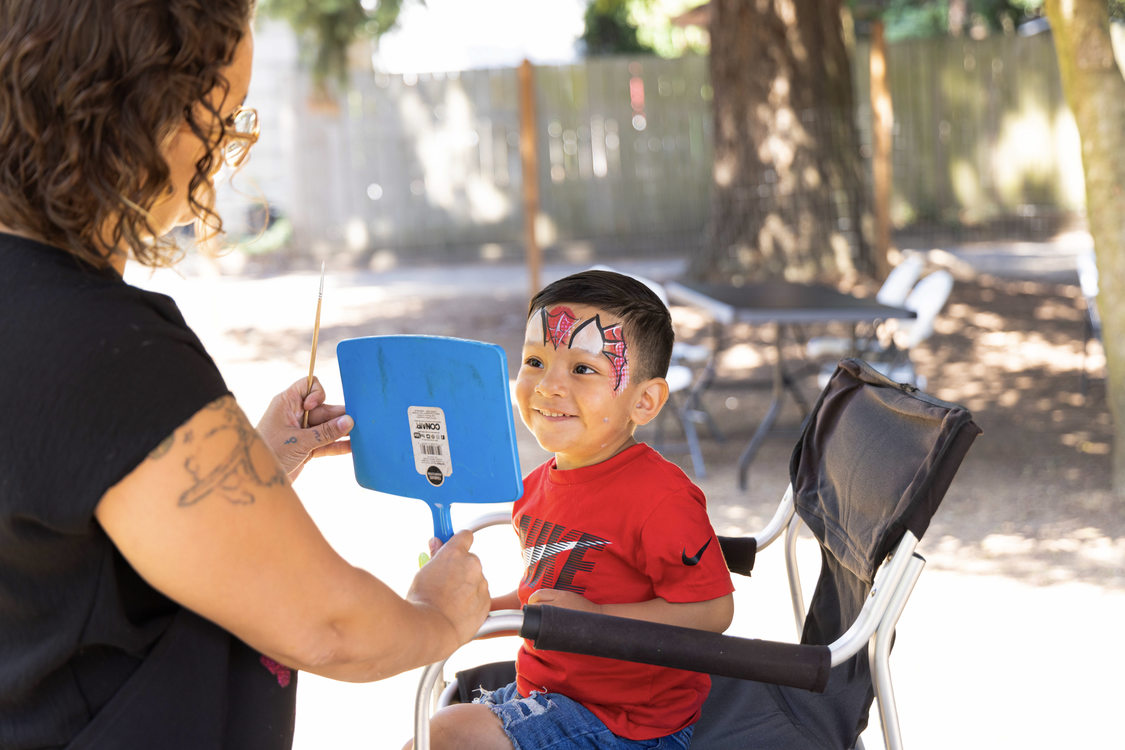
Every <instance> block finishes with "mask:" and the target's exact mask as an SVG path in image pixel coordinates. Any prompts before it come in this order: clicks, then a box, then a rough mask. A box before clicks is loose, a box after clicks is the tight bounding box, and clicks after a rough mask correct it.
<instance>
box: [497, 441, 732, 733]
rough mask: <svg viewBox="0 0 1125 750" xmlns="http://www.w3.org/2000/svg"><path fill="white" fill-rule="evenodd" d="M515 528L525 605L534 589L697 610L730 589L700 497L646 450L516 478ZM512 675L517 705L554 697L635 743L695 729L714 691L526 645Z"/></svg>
mask: <svg viewBox="0 0 1125 750" xmlns="http://www.w3.org/2000/svg"><path fill="white" fill-rule="evenodd" d="M512 523H513V525H514V526H515V528H516V532H517V533H518V534H519V535H520V540H521V544H522V547H523V559H524V578H523V580H522V581H520V585H519V598H520V602H522V603H523V604H526V603H527V599H528V597H529V596H531V593H532V592H533V591H535V590H537V589H541V588H549V589H559V590H564V591H573V592H575V593H578V594H581V595H582V596H584V597H585V598H587V599H589V600H590V601H592V602H595V603H597V604H620V603H632V602H641V601H648V600H650V599H654V598H656V597H661V598H662V599H665V600H667V601H669V602H699V601H707V600H710V599H716V598H718V597H721V596H726V595H727V594H729V593H731V592H732V591H733V590H734V586H733V585H732V584H731V580H730V573H729V572H728V571H727V566H726V562H725V561H724V560H723V555H722V551H721V550H720V549H719V542H718V540H717V539H716V538H715V532H714V530H713V529H712V528H711V522H710V520H709V519H708V517H707V503H706V500H705V499H704V497H703V493H702V492H701V491H700V489H699V488H698V487H696V486H695V485H694V484H692V482H691V480H689V479H688V478H687V476H686V475H685V474H684V473H683V472H682V471H681V470H680V469H679V468H678V467H677V466H676V465H675V464H672V463H670V462H669V461H666V460H665V459H664V458H662V457H661V456H660V455H659V454H658V453H657V452H656V451H654V450H653V449H652V448H650V447H648V446H647V445H644V444H639V445H635V446H631V447H629V448H628V449H626V450H624V451H622V452H621V453H619V454H617V455H616V456H614V457H613V458H610V459H609V460H608V461H603V462H602V463H600V464H595V465H593V466H586V467H583V468H580V469H572V470H569V471H560V470H559V469H556V468H555V461H554V459H551V460H550V461H547V462H546V463H545V464H543V465H542V466H540V467H539V468H537V469H535V470H534V471H533V472H531V473H530V474H528V476H527V478H526V479H524V492H523V497H522V498H521V499H520V500H517V501H516V503H515V505H514V506H513V508H512ZM516 670H517V686H518V687H519V691H520V694H521V695H523V696H524V697H527V696H528V695H530V693H531V692H532V691H533V690H537V691H540V692H557V693H562V694H563V695H566V696H568V697H569V698H572V699H574V700H576V701H578V702H580V703H582V705H584V706H585V707H586V708H588V709H589V710H590V711H592V712H593V713H594V714H595V715H596V716H597V717H598V718H599V719H601V720H602V721H603V722H605V725H606V726H607V727H609V729H610V731H612V732H613V733H614V734H617V735H619V736H621V737H626V738H628V739H633V740H644V739H653V738H655V737H663V736H665V735H668V734H672V733H673V732H677V731H679V730H680V729H683V728H684V727H686V726H687V725H689V724H692V723H694V722H695V721H696V719H698V718H699V711H700V708H701V707H702V705H703V701H704V699H705V698H706V697H707V693H708V691H709V690H710V687H711V679H710V677H708V676H707V675H705V674H700V673H698V672H688V671H684V670H678V669H668V668H666V667H655V666H650V665H647V664H636V663H633V662H625V661H618V660H615V659H603V658H600V657H594V656H583V655H580V654H568V653H563V652H560V651H538V650H536V649H535V648H534V646H532V644H531V642H530V641H524V644H523V646H522V647H521V648H520V651H519V655H518V657H517V660H516Z"/></svg>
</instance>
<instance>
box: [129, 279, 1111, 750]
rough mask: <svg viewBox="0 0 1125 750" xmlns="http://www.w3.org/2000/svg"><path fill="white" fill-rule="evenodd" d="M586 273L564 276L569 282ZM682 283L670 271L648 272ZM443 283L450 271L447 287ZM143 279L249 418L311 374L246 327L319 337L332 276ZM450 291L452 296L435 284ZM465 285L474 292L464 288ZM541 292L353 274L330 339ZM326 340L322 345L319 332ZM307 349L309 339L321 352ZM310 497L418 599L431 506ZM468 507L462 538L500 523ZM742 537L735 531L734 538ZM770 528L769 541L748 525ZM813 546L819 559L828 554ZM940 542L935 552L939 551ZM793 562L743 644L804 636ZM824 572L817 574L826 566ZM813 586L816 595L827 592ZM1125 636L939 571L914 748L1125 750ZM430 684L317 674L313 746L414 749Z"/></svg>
mask: <svg viewBox="0 0 1125 750" xmlns="http://www.w3.org/2000/svg"><path fill="white" fill-rule="evenodd" d="M569 270H571V269H569V268H567V269H563V268H559V269H547V270H546V272H545V275H546V276H547V277H548V278H550V277H551V274H554V275H556V276H557V275H561V274H562V273H565V272H569ZM632 270H634V271H636V272H641V273H646V272H647V273H651V274H652V275H654V276H661V277H664V276H668V275H670V274H669V273H668V269H667V268H663V267H659V266H651V265H650V266H642V267H638V268H634V269H632ZM435 273H436V275H435ZM129 277H130V280H131V281H133V282H134V283H138V284H140V285H142V286H147V287H150V288H154V289H158V290H160V291H164V292H166V293H168V294H170V295H171V296H173V297H174V298H175V299H176V300H177V302H178V303H179V304H180V306H181V309H182V310H183V311H184V313H185V317H186V318H187V319H188V321H189V323H191V324H192V325H193V326H194V327H195V328H196V330H197V332H198V333H199V334H200V336H201V338H202V339H203V341H204V344H205V345H207V347H208V349H209V350H210V351H211V353H212V355H213V356H214V357H215V359H216V361H217V362H218V364H219V367H220V369H221V370H222V371H223V374H224V376H225V377H226V379H227V382H228V385H229V386H230V387H231V389H232V391H233V392H234V393H235V395H236V396H237V398H238V400H239V402H240V403H241V404H242V405H243V408H244V409H245V410H246V411H247V413H248V414H249V415H250V416H251V418H252V419H256V417H257V415H258V414H260V413H261V411H262V409H263V408H264V407H265V405H266V403H267V402H268V400H269V399H270V397H272V395H273V394H274V393H275V392H276V391H278V390H280V389H281V388H283V387H284V386H286V385H288V384H289V383H291V382H292V381H294V380H296V379H298V378H300V377H303V376H304V374H305V372H306V371H307V359H306V358H307V354H308V352H307V345H308V344H307V343H304V344H303V346H304V347H305V349H304V350H303V351H300V349H301V346H300V345H298V346H297V347H296V348H297V349H298V350H299V351H295V352H294V353H293V355H292V356H290V357H287V358H284V359H283V360H275V361H261V360H258V359H255V358H254V357H252V356H249V355H248V354H247V352H246V350H245V348H244V347H242V346H240V345H239V338H238V337H237V336H232V335H229V334H230V332H231V331H239V330H246V329H254V330H278V331H290V330H296V331H301V330H307V329H308V328H310V327H311V321H312V315H313V311H314V309H315V294H316V287H317V275H316V274H315V273H295V274H289V275H283V276H276V277H272V278H268V279H260V280H253V279H239V278H236V277H227V276H214V275H208V274H201V275H196V274H195V273H189V274H187V277H186V278H182V277H179V276H177V275H175V274H172V273H169V272H161V273H160V274H157V275H156V276H155V277H151V278H149V277H146V276H145V274H143V273H137V272H136V271H135V270H132V271H130V273H129ZM435 280H440V281H442V282H443V283H435ZM454 281H456V285H455V284H454V283H452V282H454ZM504 285H507V286H508V287H510V288H513V289H516V290H522V289H523V288H524V286H525V285H526V280H525V276H524V275H523V273H522V269H520V268H518V267H493V268H484V267H474V268H472V269H464V270H463V271H462V269H458V270H457V273H452V272H449V271H446V272H435V271H434V270H430V271H429V272H421V271H419V272H412V271H402V272H392V273H388V274H353V275H351V276H350V277H349V279H348V280H347V283H346V284H344V283H340V284H338V285H334V282H333V281H330V282H329V284H328V290H327V291H326V304H325V311H324V315H323V319H322V325H324V326H328V325H339V324H344V323H346V322H347V310H348V300H349V299H350V298H351V297H353V296H362V297H364V298H365V299H372V298H379V299H386V300H387V303H388V304H393V303H394V302H395V301H396V300H402V299H406V298H408V297H410V296H411V295H417V294H420V293H422V291H423V290H425V293H427V294H450V295H454V294H458V293H460V291H459V290H463V289H496V288H499V287H502V286H504ZM310 336H311V333H310ZM305 341H306V342H307V339H305ZM317 361H318V365H317V373H318V375H319V377H320V378H321V380H322V381H323V382H324V384H325V387H326V389H327V390H328V392H329V393H330V394H339V393H340V385H339V375H338V372H337V369H336V363H335V359H334V352H331V351H328V350H322V351H321V352H320V353H319V355H318V360H317ZM297 490H298V492H299V493H300V495H301V497H302V499H303V500H304V502H305V504H306V506H307V507H308V509H309V511H310V513H311V514H312V516H313V518H314V519H315V520H316V521H317V523H318V524H319V526H320V528H321V530H322V532H323V533H324V535H325V536H326V538H327V539H328V540H329V541H330V542H331V543H332V544H333V545H334V546H335V547H336V549H337V550H339V552H340V553H341V554H342V555H343V556H344V557H345V558H346V559H348V560H349V561H350V562H352V563H354V564H355V565H358V566H361V567H363V568H365V569H367V570H370V571H372V572H374V573H375V574H376V575H378V576H379V577H380V578H381V579H383V580H384V581H385V582H387V583H388V585H390V586H391V587H392V588H394V589H395V590H397V591H399V592H400V593H405V591H406V590H407V588H408V586H409V583H410V580H411V578H412V576H413V574H414V572H415V571H416V570H417V559H418V553H419V552H420V551H422V550H423V549H424V548H425V543H426V539H427V538H428V537H429V536H430V534H431V528H430V515H429V511H428V509H427V508H426V506H425V505H424V504H423V503H420V502H414V501H411V500H403V499H399V498H392V497H388V496H384V495H379V494H376V493H373V492H370V491H368V490H364V489H362V488H360V487H358V486H357V485H356V483H355V481H354V478H353V475H352V471H351V463H350V459H348V458H346V457H339V458H331V459H324V460H322V461H320V462H314V464H313V465H311V466H309V467H308V468H307V469H306V470H305V473H304V475H302V476H301V477H300V479H299V480H298V482H297ZM492 509H494V508H491V507H489V506H455V507H454V524H455V526H457V525H459V524H460V525H463V524H464V523H465V522H466V520H467V519H470V518H473V517H476V516H477V515H478V514H480V513H482V512H487V511H489V510H492ZM730 530H731V529H730V528H729V523H728V526H727V528H724V529H723V531H724V532H729V531H730ZM743 530H744V531H748V532H752V531H753V530H754V528H747V529H743ZM812 547H813V545H812V544H811V542H806V543H805V544H804V545H803V547H802V549H801V551H802V555H804V556H805V557H806V558H807V557H809V556H810V555H812V556H814V557H815V550H814V549H813V548H812ZM925 547H926V542H925V541H924V542H923V545H922V549H921V551H922V552H923V554H925ZM474 549H475V551H477V552H478V554H480V555H481V557H482V560H483V562H484V565H485V572H486V575H487V576H488V577H489V579H490V580H492V581H495V585H494V593H495V592H501V591H509V590H511V589H512V588H513V587H514V584H515V581H516V578H517V576H518V575H519V572H518V570H519V567H518V550H517V549H516V546H515V541H514V536H513V535H512V534H511V533H510V532H508V531H507V530H506V529H503V528H499V529H492V530H489V531H486V532H484V533H482V534H481V535H480V537H479V538H478V542H477V544H476V546H475V548H474ZM779 553H780V550H770V551H767V552H764V553H763V554H762V556H761V557H760V559H759V563H758V566H757V568H756V570H755V573H754V577H753V578H752V579H739V580H738V581H737V585H738V591H737V593H736V602H737V607H736V612H737V614H736V620H735V624H734V625H733V626H732V628H731V630H730V632H732V633H734V634H738V635H747V636H753V637H763V638H779V639H786V640H789V639H792V638H793V633H794V626H793V622H792V614H791V610H790V607H789V602H788V593H787V590H786V585H785V583H784V571H783V569H782V563H781V555H780V554H779ZM810 562H811V564H813V565H814V566H815V561H810ZM812 583H813V581H812V577H811V576H808V577H806V581H805V584H806V586H807V587H811V584H812ZM1122 623H1125V592H1123V591H1122V590H1120V589H1119V588H1103V587H1099V586H1095V585H1091V584H1087V583H1077V582H1069V583H1058V584H1054V585H1050V586H1039V585H1032V584H1030V583H1026V582H1024V581H1020V580H1015V579H1011V578H1007V577H1004V576H999V575H987V574H979V573H973V572H962V571H950V570H929V571H927V572H926V574H925V575H923V576H922V578H921V580H920V581H919V583H918V586H917V588H916V590H915V592H914V595H913V597H912V598H911V601H910V604H909V606H908V607H907V610H906V613H905V614H904V615H903V618H902V620H901V622H900V624H899V629H898V635H899V637H898V641H897V644H896V647H895V651H894V654H893V656H892V668H893V672H894V675H895V686H896V693H897V697H898V707H899V713H900V716H901V718H902V727H903V735H904V739H905V743H906V746H907V747H908V748H910V749H911V750H928V749H930V748H933V749H935V750H936V749H937V748H941V749H942V750H945V748H949V747H967V748H1008V747H1019V748H1023V749H1028V748H1044V749H1046V748H1052V750H1053V749H1054V748H1057V747H1068V748H1083V749H1084V750H1088V749H1092V748H1120V747H1123V740H1122V737H1121V730H1120V722H1119V719H1118V716H1117V711H1119V710H1120V705H1121V700H1122V696H1123V693H1122V690H1121V688H1120V675H1121V674H1122V673H1123V671H1125V655H1123V651H1122V649H1121V648H1120V647H1119V646H1115V645H1113V644H1114V642H1115V641H1116V640H1117V637H1118V633H1119V632H1120V630H1121V627H1122ZM515 647H516V644H515V642H514V641H513V640H511V639H501V640H493V641H490V642H488V643H487V644H477V645H476V646H474V647H472V648H473V650H472V652H471V653H470V654H466V655H461V654H459V655H457V656H455V657H454V660H453V662H451V665H452V666H454V667H456V666H458V665H468V664H475V663H480V662H485V661H493V660H496V659H500V658H507V657H508V656H509V655H511V654H512V653H514V650H515ZM417 677H418V673H417V672H416V671H415V672H410V673H407V674H404V675H400V676H397V677H393V678H390V679H387V680H384V681H382V682H379V683H374V684H346V683H338V682H333V681H330V680H325V679H321V678H317V677H315V676H313V675H307V674H305V675H302V676H301V678H300V687H299V693H298V720H297V737H296V742H295V747H296V748H298V749H299V750H314V749H315V750H322V749H323V748H397V747H399V746H401V744H402V742H403V741H404V740H405V739H406V738H407V737H408V736H409V735H410V732H411V727H412V715H413V701H414V694H415V689H416V685H417ZM872 718H873V724H872V726H871V728H869V729H868V731H867V732H866V733H865V735H864V741H865V743H866V746H867V747H868V748H880V747H882V745H883V743H882V737H881V735H880V733H879V730H878V727H877V724H876V723H875V718H874V714H873V717H872Z"/></svg>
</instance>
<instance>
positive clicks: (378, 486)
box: [336, 335, 523, 542]
mask: <svg viewBox="0 0 1125 750" xmlns="http://www.w3.org/2000/svg"><path fill="white" fill-rule="evenodd" d="M336 358H337V361H338V362H339V365H340V379H341V382H342V384H343V388H344V404H345V406H346V408H347V411H348V414H350V415H351V416H352V417H353V418H354V419H355V427H354V428H352V432H351V443H352V463H353V465H354V467H355V478H356V481H357V482H358V483H359V485H360V486H361V487H366V488H367V489H371V490H376V491H378V492H383V493H386V494H389V495H398V496H401V497H410V498H416V499H419V500H423V501H425V502H426V503H427V504H429V506H430V511H431V512H432V513H433V518H434V536H436V537H438V538H439V539H441V540H442V541H443V542H444V541H447V540H448V539H449V537H451V536H452V535H453V523H452V520H451V519H450V516H449V505H450V503H502V502H511V501H513V500H517V499H518V498H519V497H520V495H521V494H523V478H522V475H521V472H520V462H519V454H518V452H517V448H516V431H515V421H514V417H513V415H512V403H511V397H510V395H509V387H508V365H507V360H506V359H505V356H504V350H503V349H502V348H500V347H499V346H497V345H496V344H488V343H484V342H481V341H470V340H467V339H457V338H449V337H444V336H407V335H398V336H368V337H364V338H354V339H346V340H344V341H341V342H340V343H339V344H338V345H337V346H336Z"/></svg>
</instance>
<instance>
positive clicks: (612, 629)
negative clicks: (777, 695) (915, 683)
mask: <svg viewBox="0 0 1125 750" xmlns="http://www.w3.org/2000/svg"><path fill="white" fill-rule="evenodd" d="M520 636H521V637H523V638H527V639H528V640H530V641H532V642H533V643H534V645H535V647H536V648H540V649H547V650H551V651H566V652H569V653H573V654H587V655H590V656H602V657H606V658H609V659H623V660H626V661H635V662H640V663H642V664H654V665H657V666H662V667H671V668H674V669H686V670H690V671H693V672H704V673H708V674H715V675H722V676H724V677H735V678H738V679H743V680H757V681H759V682H769V683H773V684H777V685H789V686H791V687H797V688H803V689H805V690H811V691H813V692H818V693H821V692H824V688H825V686H826V685H827V684H828V672H829V668H830V664H831V653H830V651H829V649H828V647H827V646H803V645H799V644H795V643H781V642H777V641H764V640H759V639H756V638H736V637H734V636H729V635H722V634H721V633H713V632H711V631H709V630H695V629H693V628H681V627H676V626H674V625H664V624H662V623H655V622H647V621H645V620H633V619H629V618H625V617H612V616H610V615H599V614H593V613H591V612H582V611H579V610H573V609H563V608H560V607H551V606H547V605H538V604H531V605H528V606H526V607H524V616H523V626H522V627H521V629H520Z"/></svg>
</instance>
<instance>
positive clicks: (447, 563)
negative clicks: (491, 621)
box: [406, 530, 489, 655]
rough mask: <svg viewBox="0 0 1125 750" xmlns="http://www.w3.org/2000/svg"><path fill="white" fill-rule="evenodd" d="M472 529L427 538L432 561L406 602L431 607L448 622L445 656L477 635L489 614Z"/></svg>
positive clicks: (486, 587)
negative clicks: (442, 538)
mask: <svg viewBox="0 0 1125 750" xmlns="http://www.w3.org/2000/svg"><path fill="white" fill-rule="evenodd" d="M472 544H473V533H472V532H471V531H467V530H465V531H459V532H457V533H456V534H454V535H453V536H452V537H451V538H450V540H449V541H448V542H446V543H445V544H442V543H441V541H439V540H438V539H437V538H436V537H435V538H433V539H430V554H431V555H433V557H432V558H431V560H430V561H429V562H428V563H426V564H425V565H424V566H422V569H421V570H419V571H418V574H417V575H416V576H415V577H414V582H413V583H412V584H411V586H410V591H409V593H407V595H406V599H407V601H410V602H413V603H414V604H416V605H421V606H423V607H427V608H432V609H433V610H435V611H437V612H440V613H441V614H442V616H444V617H445V619H446V620H447V621H448V624H449V632H450V633H451V634H452V635H453V640H452V641H449V642H448V643H446V644H445V645H444V646H443V649H442V650H443V652H444V653H445V654H446V655H448V654H450V653H452V652H453V650H454V649H456V648H457V647H458V646H460V645H461V644H463V643H467V642H468V641H470V640H472V638H473V637H474V636H475V635H476V634H477V630H478V629H479V628H480V626H481V623H483V622H484V618H485V617H487V616H488V604H489V598H488V582H487V581H486V580H485V579H484V574H483V573H482V571H481V564H480V560H479V559H478V558H477V556H476V555H474V554H473V553H472V552H470V551H469V548H470V547H471V546H472Z"/></svg>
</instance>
